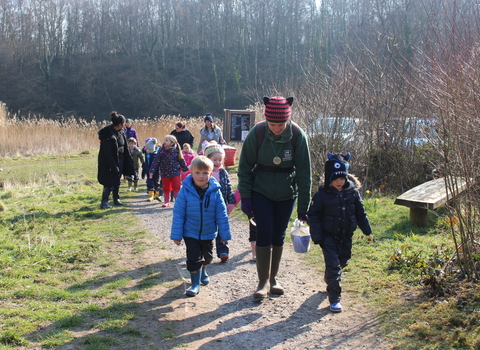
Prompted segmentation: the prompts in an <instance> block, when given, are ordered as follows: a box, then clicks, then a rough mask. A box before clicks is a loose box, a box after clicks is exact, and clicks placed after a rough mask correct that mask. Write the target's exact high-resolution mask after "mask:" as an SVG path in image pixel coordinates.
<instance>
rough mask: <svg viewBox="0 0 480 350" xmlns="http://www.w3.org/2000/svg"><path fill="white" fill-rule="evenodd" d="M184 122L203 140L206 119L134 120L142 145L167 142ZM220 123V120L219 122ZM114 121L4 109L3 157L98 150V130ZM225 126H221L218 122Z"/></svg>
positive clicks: (0, 124)
mask: <svg viewBox="0 0 480 350" xmlns="http://www.w3.org/2000/svg"><path fill="white" fill-rule="evenodd" d="M217 119H220V118H217ZM178 121H184V122H185V123H186V125H187V129H189V130H190V131H191V132H192V134H193V135H194V137H195V140H196V141H198V140H199V139H200V129H201V128H202V127H203V126H204V122H203V117H191V118H181V117H180V116H175V115H168V116H161V117H154V118H147V119H137V120H135V119H134V120H133V123H132V127H133V128H134V129H135V130H136V131H137V135H138V138H139V143H140V146H143V145H144V141H145V139H146V138H147V137H155V138H157V140H158V142H159V143H161V142H163V138H164V137H165V135H168V134H170V132H171V131H172V130H174V126H175V123H176V122H178ZM218 121H220V120H218ZM108 124H110V121H96V120H95V119H94V120H92V121H91V122H87V121H86V120H84V119H81V118H80V119H78V118H74V117H73V116H72V117H67V118H61V119H57V120H53V119H47V118H43V117H39V116H35V115H33V116H32V115H30V116H28V117H19V116H16V115H8V114H7V112H6V110H5V108H1V106H0V136H1V140H2V141H1V147H0V157H18V156H34V155H44V154H58V153H71V152H82V151H86V150H96V149H98V145H99V141H98V130H100V129H101V128H102V127H104V126H106V125H108ZM218 124H219V126H220V127H222V125H221V123H218Z"/></svg>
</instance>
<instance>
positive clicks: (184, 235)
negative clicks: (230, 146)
mask: <svg viewBox="0 0 480 350" xmlns="http://www.w3.org/2000/svg"><path fill="white" fill-rule="evenodd" d="M190 170H191V172H192V173H191V174H190V175H188V176H187V177H186V178H185V181H184V182H183V186H182V188H181V190H180V193H179V194H178V197H177V200H176V202H175V207H174V209H173V220H172V230H171V234H170V239H172V240H173V241H174V242H175V243H176V244H177V245H180V243H181V241H182V239H183V240H184V241H185V245H186V246H187V270H188V271H190V274H191V279H192V287H191V288H190V289H189V290H187V292H186V294H187V295H188V296H195V295H197V294H198V292H199V291H200V283H202V284H203V285H207V284H208V283H209V282H210V278H209V276H208V274H207V271H206V267H207V265H208V264H209V263H210V262H211V261H212V259H213V240H214V239H215V238H216V237H217V235H220V237H221V239H222V241H223V242H224V243H226V242H227V241H229V240H230V239H231V238H232V237H231V234H230V225H229V223H228V215H227V207H226V205H225V201H224V200H223V196H222V193H221V191H220V184H219V183H218V182H217V180H215V178H213V177H212V172H213V163H212V161H211V160H210V159H208V158H207V157H205V156H199V157H197V158H195V159H194V160H193V161H192V164H191V167H190Z"/></svg>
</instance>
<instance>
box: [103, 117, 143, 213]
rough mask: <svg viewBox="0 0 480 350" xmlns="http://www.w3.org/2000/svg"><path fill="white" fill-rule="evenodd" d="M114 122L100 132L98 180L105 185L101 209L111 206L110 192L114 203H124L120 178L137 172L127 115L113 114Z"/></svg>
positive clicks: (112, 119)
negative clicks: (128, 138)
mask: <svg viewBox="0 0 480 350" xmlns="http://www.w3.org/2000/svg"><path fill="white" fill-rule="evenodd" d="M110 115H111V121H112V124H110V125H108V126H106V127H104V128H103V129H101V130H100V131H99V132H98V138H99V139H100V151H99V152H98V176H97V177H98V182H100V184H102V185H103V193H102V202H101V204H100V208H101V209H107V208H111V206H110V205H109V204H108V197H109V196H110V192H113V204H115V205H123V203H122V202H121V201H120V194H119V191H120V179H121V177H122V174H123V175H125V176H132V175H133V174H134V173H135V170H134V167H133V160H132V156H131V154H130V152H129V151H128V144H127V138H126V136H125V131H124V130H123V127H124V126H125V117H124V116H123V115H121V114H118V113H117V112H115V111H114V112H112V113H111V114H110Z"/></svg>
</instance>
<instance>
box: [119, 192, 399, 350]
mask: <svg viewBox="0 0 480 350" xmlns="http://www.w3.org/2000/svg"><path fill="white" fill-rule="evenodd" d="M146 198H147V196H146V194H138V196H136V197H134V199H133V200H131V201H130V200H129V205H130V208H131V209H132V211H133V212H134V213H135V215H136V216H137V217H138V218H139V219H140V220H141V222H142V223H143V225H144V226H145V228H146V229H147V230H148V231H149V232H151V233H152V234H153V235H154V237H156V239H158V241H159V242H161V245H162V246H163V247H164V248H165V249H160V250H159V249H158V248H155V247H153V246H152V248H151V249H149V250H147V251H145V252H143V256H144V258H143V259H142V260H138V261H137V265H138V269H139V271H143V273H145V271H146V270H147V269H150V270H152V271H160V273H159V275H158V277H159V278H160V279H161V281H162V282H163V283H161V284H159V285H158V286H156V287H154V288H151V289H149V290H148V291H145V292H142V297H141V300H139V303H140V308H141V312H142V315H143V316H142V317H138V318H136V319H134V320H132V321H131V323H130V326H132V327H134V328H137V329H142V331H143V332H145V333H146V334H148V337H146V339H145V340H144V341H141V342H140V343H138V344H137V345H138V346H137V347H136V348H142V349H146V348H149V349H172V348H175V347H177V348H181V349H282V350H288V349H292V350H293V349H296V350H297V349H357V348H364V349H390V348H391V346H389V345H388V344H386V343H385V342H384V340H383V339H382V338H381V337H379V336H378V335H377V320H376V319H375V318H374V317H372V316H371V315H370V314H369V313H368V312H367V310H366V309H365V307H364V306H363V305H361V304H360V303H358V301H357V300H352V299H351V298H350V297H349V295H348V294H345V295H344V298H343V300H342V304H343V305H344V308H345V310H344V311H343V312H342V313H340V314H332V313H331V312H330V311H329V310H328V301H327V295H326V292H325V284H324V282H323V278H322V276H321V274H320V272H318V271H315V270H314V269H313V268H312V267H309V266H307V265H304V264H303V263H302V258H303V256H302V255H301V254H297V253H295V252H294V251H293V249H292V247H291V246H286V247H285V248H286V249H285V250H284V258H283V259H282V264H281V268H280V272H279V276H278V277H279V281H280V283H281V284H282V285H283V286H284V287H285V294H284V295H282V296H274V297H272V298H268V299H267V300H266V301H264V302H263V303H256V302H254V301H253V299H252V294H253V292H254V291H255V287H256V284H257V273H256V267H255V264H254V263H253V262H252V261H251V253H250V247H249V246H250V244H249V242H248V226H247V223H246V221H242V220H240V219H236V218H231V230H232V236H233V238H234V239H233V240H232V241H231V242H230V256H231V258H230V259H229V260H228V262H226V263H221V262H220V260H219V259H217V258H215V259H214V261H213V263H212V264H211V265H210V266H209V270H208V271H209V274H210V276H211V282H210V284H209V285H208V286H202V288H201V290H200V294H199V295H197V296H196V297H194V298H189V297H186V296H185V294H184V292H185V289H186V288H189V286H190V284H189V283H190V275H189V273H188V271H187V270H186V268H185V245H184V244H182V245H181V246H176V245H175V244H174V243H173V242H172V241H171V240H170V239H169V234H170V225H171V218H172V213H173V209H172V208H168V209H165V208H161V204H160V203H158V202H155V203H148V202H146ZM312 249H319V248H318V247H313V248H312ZM145 259H147V260H145ZM129 264H131V262H130V263H129ZM130 268H131V266H130ZM346 278H348V275H347V277H346ZM130 348H131V347H130ZM125 349H126V348H125Z"/></svg>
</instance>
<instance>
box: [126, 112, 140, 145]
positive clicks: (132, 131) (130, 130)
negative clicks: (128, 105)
mask: <svg viewBox="0 0 480 350" xmlns="http://www.w3.org/2000/svg"><path fill="white" fill-rule="evenodd" d="M125 136H126V137H127V140H128V139H129V138H130V137H133V138H134V139H135V140H137V147H138V146H139V144H138V137H137V130H135V129H134V128H132V120H131V119H127V120H126V122H125Z"/></svg>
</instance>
